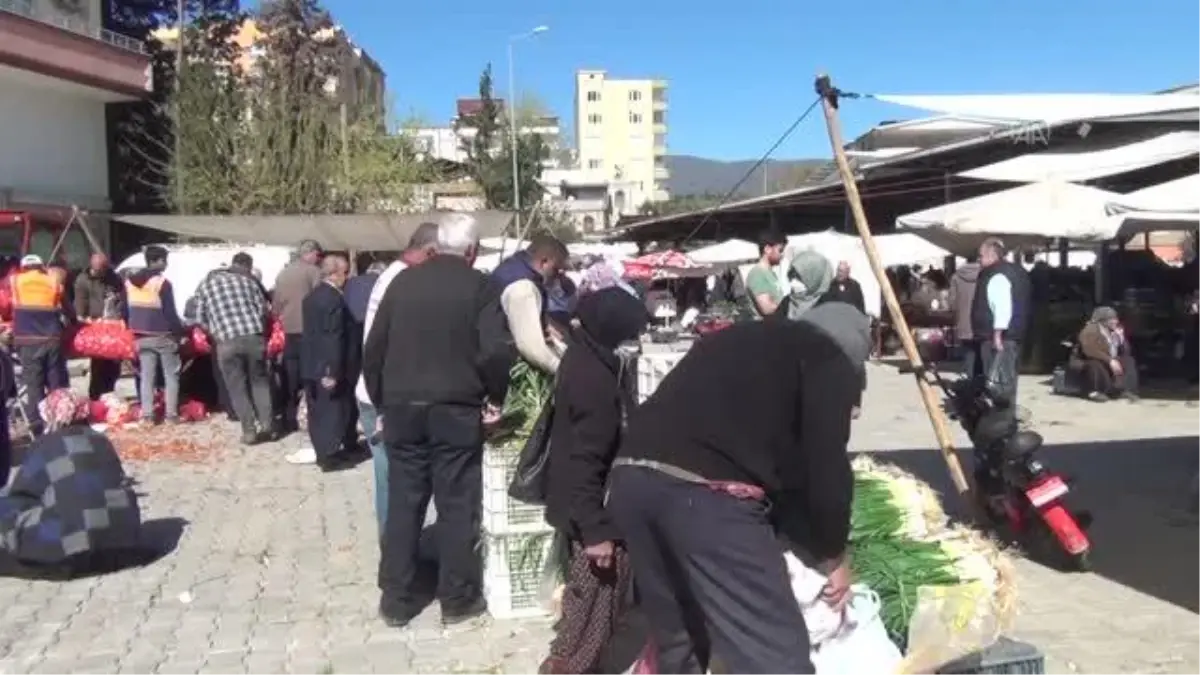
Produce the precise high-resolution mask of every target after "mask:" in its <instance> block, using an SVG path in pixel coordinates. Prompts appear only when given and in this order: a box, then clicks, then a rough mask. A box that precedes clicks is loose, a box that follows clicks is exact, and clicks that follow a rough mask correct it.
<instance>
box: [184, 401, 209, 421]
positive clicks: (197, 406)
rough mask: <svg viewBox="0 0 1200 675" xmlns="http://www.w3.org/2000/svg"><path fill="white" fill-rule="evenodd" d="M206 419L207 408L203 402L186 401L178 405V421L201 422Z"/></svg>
mask: <svg viewBox="0 0 1200 675" xmlns="http://www.w3.org/2000/svg"><path fill="white" fill-rule="evenodd" d="M207 418H208V406H206V405H204V402H203V401H197V400H196V399H188V400H186V401H184V402H183V403H180V404H179V419H180V420H183V421H184V422H201V421H203V420H205V419H207Z"/></svg>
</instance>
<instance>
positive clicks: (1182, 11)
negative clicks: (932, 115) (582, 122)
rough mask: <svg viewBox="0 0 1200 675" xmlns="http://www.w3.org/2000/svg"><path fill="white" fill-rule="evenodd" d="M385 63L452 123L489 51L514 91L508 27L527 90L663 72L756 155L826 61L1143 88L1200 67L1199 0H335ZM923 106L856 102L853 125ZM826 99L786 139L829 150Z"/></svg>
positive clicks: (925, 83) (560, 101) (795, 153)
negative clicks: (527, 34) (591, 72)
mask: <svg viewBox="0 0 1200 675" xmlns="http://www.w3.org/2000/svg"><path fill="white" fill-rule="evenodd" d="M325 2H326V6H327V8H328V9H329V10H330V11H331V12H332V13H333V14H334V17H335V19H336V20H337V21H339V22H340V23H342V24H343V25H344V26H345V27H346V28H347V30H348V31H349V32H350V34H351V36H352V37H353V39H354V40H355V41H356V42H357V43H358V44H359V45H360V46H362V47H363V48H365V49H366V50H367V51H368V52H369V53H370V54H372V55H373V56H374V57H375V58H376V59H377V60H378V61H379V62H380V63H381V64H382V65H383V68H384V70H385V71H386V72H387V79H388V89H389V92H390V94H391V96H392V98H393V100H394V102H395V105H396V108H397V112H398V114H399V115H401V116H407V115H409V114H414V113H415V114H417V115H418V116H419V117H420V118H422V119H423V120H425V121H429V122H435V123H442V124H444V123H445V122H446V121H448V119H449V118H450V117H451V116H452V115H453V111H454V100H455V99H456V98H458V97H468V96H473V95H474V94H475V93H476V91H477V85H478V77H479V73H480V71H481V69H482V68H483V66H484V65H485V64H486V63H488V62H489V61H490V62H491V63H492V64H493V69H494V73H495V78H496V85H497V91H498V94H500V95H502V96H507V86H508V85H507V67H508V66H507V60H506V58H507V57H506V45H507V40H508V37H509V36H510V35H513V34H517V33H521V32H523V31H525V30H528V29H530V28H533V27H534V26H537V25H541V24H545V25H548V26H550V31H549V32H547V33H544V34H542V35H538V36H536V37H535V38H533V39H530V40H526V41H523V42H521V43H519V44H518V45H517V49H516V72H517V91H518V96H519V95H520V94H521V93H522V92H527V93H530V94H533V95H536V97H537V98H538V99H540V100H542V101H544V102H546V103H547V104H549V106H550V107H551V108H552V109H553V110H554V112H556V113H558V114H559V115H560V116H562V117H563V120H564V122H567V121H569V120H570V119H571V118H572V117H573V114H574V112H573V110H574V109H573V104H572V100H573V92H574V79H573V77H574V71H575V70H576V69H579V68H603V69H606V70H608V71H609V72H610V73H611V74H612V75H613V76H615V77H637V78H640V77H658V78H664V79H666V80H669V82H670V89H669V93H668V95H669V99H670V110H669V112H668V115H669V117H668V121H669V124H670V133H669V136H668V139H667V141H668V146H669V148H670V151H671V153H672V154H691V155H700V156H704V157H711V158H715V159H748V158H757V157H758V156H759V155H761V154H762V153H763V152H764V151H765V150H766V149H767V148H768V147H769V146H770V145H771V143H773V142H774V141H775V139H776V137H778V135H779V134H780V133H782V132H783V130H784V129H786V128H787V126H788V125H789V124H790V123H791V122H792V120H794V119H795V118H796V116H798V115H799V113H800V112H801V111H802V110H803V109H804V108H805V107H807V106H808V104H809V103H810V102H811V101H812V100H813V98H814V94H813V93H812V80H813V76H814V73H815V72H816V71H818V70H824V71H827V72H829V73H830V74H831V75H832V76H833V78H834V81H835V83H836V84H838V85H839V86H840V87H841V88H842V89H845V90H848V91H861V92H870V93H908V94H921V93H925V94H928V93H1012V92H1035V91H1040V92H1129V93H1139V92H1147V91H1151V90H1156V89H1161V88H1166V87H1169V86H1174V85H1178V84H1185V83H1190V82H1195V81H1197V80H1198V79H1200V72H1198V71H1200V65H1198V60H1200V56H1198V52H1200V44H1198V43H1200V39H1198V33H1197V32H1198V25H1200V8H1198V5H1197V3H1196V1H1195V0H1091V1H1090V2H1085V1H1083V0H1077V1H1075V0H905V1H904V2H895V1H884V0H853V1H847V2H827V3H826V2H815V1H813V2H798V1H796V0H740V1H738V2H719V1H717V0H649V1H647V0H641V1H637V0H607V1H605V2H587V1H586V0H504V1H500V2H495V1H486V0H456V1H455V2H444V1H435V0H406V1H404V2H398V1H397V0H325ZM917 115H919V113H918V112H915V111H909V110H906V109H903V108H897V107H894V106H889V105H886V104H882V103H878V102H870V101H857V102H855V101H849V102H847V103H846V104H845V106H844V111H843V124H844V126H845V131H846V135H847V136H848V137H853V136H854V135H856V134H858V133H860V132H862V131H865V130H866V129H867V128H869V127H870V126H872V125H873V124H875V123H876V122H879V121H881V120H883V119H895V118H906V117H914V116H917ZM828 154H829V145H828V141H827V138H826V136H825V135H824V127H823V124H822V123H821V119H820V116H819V114H814V115H812V116H810V117H809V119H808V120H806V122H805V123H804V124H803V125H802V126H801V127H800V128H799V129H798V130H797V131H796V133H795V134H794V135H793V137H792V138H791V139H790V140H789V141H788V142H787V143H786V144H785V145H784V146H783V147H781V148H780V150H779V151H778V152H777V153H776V156H777V157H780V158H796V157H824V156H827V155H828Z"/></svg>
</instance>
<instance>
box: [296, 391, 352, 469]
mask: <svg viewBox="0 0 1200 675" xmlns="http://www.w3.org/2000/svg"><path fill="white" fill-rule="evenodd" d="M304 396H305V398H304V401H305V404H306V405H307V406H308V438H309V440H310V441H311V442H312V446H313V450H314V451H315V452H316V454H317V464H319V465H321V466H325V465H326V464H327V463H328V462H329V461H330V460H332V459H333V458H334V456H335V455H337V454H338V453H340V452H342V451H344V450H345V451H349V450H353V449H354V448H355V446H356V445H358V426H357V424H358V405H357V403H356V402H355V400H354V392H353V391H352V390H351V389H350V388H349V387H347V386H345V385H344V384H339V385H337V386H335V387H334V388H333V389H326V388H325V387H322V386H321V383H319V382H307V383H305V390H304Z"/></svg>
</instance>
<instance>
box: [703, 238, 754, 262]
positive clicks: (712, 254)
mask: <svg viewBox="0 0 1200 675" xmlns="http://www.w3.org/2000/svg"><path fill="white" fill-rule="evenodd" d="M687 255H688V257H689V258H691V259H692V260H694V261H695V262H697V263H700V264H701V265H727V264H730V263H740V262H746V261H747V260H755V259H757V258H758V257H759V253H758V245H757V244H753V243H751V242H748V241H746V240H745V239H729V240H727V241H723V242H721V243H719V244H712V245H710V246H705V247H703V248H698V249H696V250H694V251H688V254H687Z"/></svg>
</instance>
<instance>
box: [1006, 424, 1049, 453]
mask: <svg viewBox="0 0 1200 675" xmlns="http://www.w3.org/2000/svg"><path fill="white" fill-rule="evenodd" d="M1042 442H1043V439H1042V435H1041V434H1039V433H1038V432H1036V431H1029V430H1028V429H1026V430H1022V431H1018V432H1017V434H1016V435H1015V436H1013V438H1012V440H1011V441H1009V443H1008V451H1009V452H1010V453H1011V454H1012V455H1013V456H1016V457H1028V456H1029V455H1032V454H1033V453H1035V452H1037V451H1038V449H1039V448H1041V447H1042Z"/></svg>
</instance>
